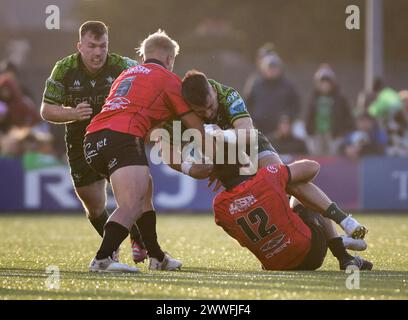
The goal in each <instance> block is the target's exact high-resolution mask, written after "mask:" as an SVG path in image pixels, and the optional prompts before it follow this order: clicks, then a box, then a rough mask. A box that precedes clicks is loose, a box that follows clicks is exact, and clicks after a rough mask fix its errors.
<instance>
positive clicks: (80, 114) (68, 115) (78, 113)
mask: <svg viewBox="0 0 408 320" xmlns="http://www.w3.org/2000/svg"><path fill="white" fill-rule="evenodd" d="M40 112H41V117H42V118H43V119H44V120H45V121H48V122H51V123H70V122H74V121H82V120H87V119H90V118H91V115H92V107H91V105H90V104H88V103H86V102H82V103H80V104H78V105H77V106H76V108H71V107H65V106H63V105H57V104H50V103H46V102H43V103H42V104H41V111H40Z"/></svg>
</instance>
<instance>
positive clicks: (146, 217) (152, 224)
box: [133, 176, 182, 270]
mask: <svg viewBox="0 0 408 320" xmlns="http://www.w3.org/2000/svg"><path fill="white" fill-rule="evenodd" d="M136 224H137V226H138V227H139V230H140V233H141V236H142V239H143V242H144V244H145V247H146V249H147V253H148V255H149V269H150V270H176V269H179V268H180V267H181V266H182V262H181V261H179V260H177V259H174V258H173V257H171V256H170V255H169V254H168V253H166V252H163V250H162V249H161V247H160V244H159V242H158V240H157V231H156V211H155V209H154V205H153V180H152V177H151V176H149V185H148V189H147V194H146V199H145V202H144V204H143V213H142V216H141V217H140V218H139V219H138V220H137V222H136ZM133 258H134V259H135V256H134V257H133Z"/></svg>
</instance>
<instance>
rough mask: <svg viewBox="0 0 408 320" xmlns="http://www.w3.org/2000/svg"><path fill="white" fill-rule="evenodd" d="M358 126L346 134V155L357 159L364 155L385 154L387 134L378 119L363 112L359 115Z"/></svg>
mask: <svg viewBox="0 0 408 320" xmlns="http://www.w3.org/2000/svg"><path fill="white" fill-rule="evenodd" d="M356 126H357V128H356V130H355V131H354V132H352V133H350V134H348V135H347V136H346V139H345V143H344V153H345V155H346V156H347V157H348V158H350V159H353V160H356V159H359V158H361V157H364V156H369V155H382V154H384V151H385V147H386V145H387V135H386V134H385V132H384V131H382V130H381V129H380V127H379V125H378V123H377V122H376V120H375V119H374V118H373V117H371V116H370V115H369V114H368V113H363V114H361V115H359V116H358V117H357V119H356Z"/></svg>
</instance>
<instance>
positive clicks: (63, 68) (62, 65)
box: [52, 52, 79, 80]
mask: <svg viewBox="0 0 408 320" xmlns="http://www.w3.org/2000/svg"><path fill="white" fill-rule="evenodd" d="M78 58H79V53H78V52H77V53H73V54H71V55H69V56H67V57H65V58H62V59H61V60H58V61H57V62H56V63H55V66H54V69H53V71H52V77H53V78H54V79H55V80H58V79H63V78H64V76H65V75H66V74H67V73H68V72H69V71H70V70H74V69H77V68H78V66H79V59H78Z"/></svg>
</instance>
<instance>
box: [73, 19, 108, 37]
mask: <svg viewBox="0 0 408 320" xmlns="http://www.w3.org/2000/svg"><path fill="white" fill-rule="evenodd" d="M87 32H91V33H92V34H93V35H95V37H96V38H97V39H99V38H100V37H102V36H103V35H104V34H108V26H107V25H106V24H104V23H103V22H102V21H85V22H84V23H83V24H82V25H81V26H80V27H79V39H81V38H82V37H83V36H84V35H85V34H86V33H87Z"/></svg>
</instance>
